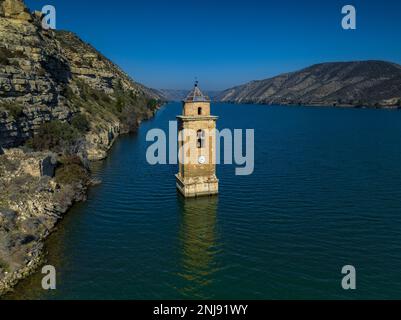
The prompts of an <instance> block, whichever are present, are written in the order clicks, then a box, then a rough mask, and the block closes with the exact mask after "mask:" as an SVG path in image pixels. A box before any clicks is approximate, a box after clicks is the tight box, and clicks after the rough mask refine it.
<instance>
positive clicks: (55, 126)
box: [27, 120, 79, 152]
mask: <svg viewBox="0 0 401 320" xmlns="http://www.w3.org/2000/svg"><path fill="white" fill-rule="evenodd" d="M78 138H79V132H78V130H77V129H75V128H74V127H73V126H71V125H69V124H68V123H64V122H61V121H59V120H55V121H51V122H48V123H44V124H42V125H41V127H40V128H39V130H38V132H37V133H36V134H35V135H34V136H33V138H31V139H30V140H28V142H27V146H28V147H31V148H32V149H34V150H36V151H43V150H51V151H56V152H64V151H66V150H67V149H68V148H69V147H70V146H72V145H74V144H75V143H76V141H77V140H78Z"/></svg>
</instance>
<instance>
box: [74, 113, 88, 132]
mask: <svg viewBox="0 0 401 320" xmlns="http://www.w3.org/2000/svg"><path fill="white" fill-rule="evenodd" d="M71 125H72V126H73V127H74V128H75V129H77V130H78V131H79V132H81V133H85V132H88V131H89V129H90V123H89V120H88V118H87V117H86V115H85V114H83V113H79V114H77V115H75V116H74V117H73V118H72V120H71Z"/></svg>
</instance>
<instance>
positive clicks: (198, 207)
mask: <svg viewBox="0 0 401 320" xmlns="http://www.w3.org/2000/svg"><path fill="white" fill-rule="evenodd" d="M179 201H180V205H181V206H182V208H183V210H182V211H181V212H182V217H181V226H180V243H181V248H182V258H181V265H180V268H179V270H180V271H179V274H178V275H179V276H180V277H181V279H182V286H181V287H180V288H179V291H180V293H181V294H182V295H183V296H184V297H189V298H199V299H202V298H211V297H210V294H211V292H212V291H213V290H211V287H212V286H213V279H214V275H215V273H216V272H217V271H218V269H219V268H218V263H217V261H216V256H217V255H218V253H219V252H220V251H221V250H222V246H221V243H220V242H219V236H218V230H217V204H218V197H216V196H214V197H203V198H196V199H184V198H183V197H181V196H179Z"/></svg>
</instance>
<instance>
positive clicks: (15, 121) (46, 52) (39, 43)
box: [0, 0, 160, 156]
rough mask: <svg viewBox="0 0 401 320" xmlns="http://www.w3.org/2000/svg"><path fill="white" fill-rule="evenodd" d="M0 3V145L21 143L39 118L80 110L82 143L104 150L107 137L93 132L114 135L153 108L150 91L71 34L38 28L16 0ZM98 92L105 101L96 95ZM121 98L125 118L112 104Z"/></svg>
mask: <svg viewBox="0 0 401 320" xmlns="http://www.w3.org/2000/svg"><path fill="white" fill-rule="evenodd" d="M0 8H1V10H2V11H1V12H2V13H0V146H1V147H4V148H9V147H15V146H18V145H20V144H22V143H23V142H24V141H26V140H27V139H28V138H29V137H31V136H32V135H33V133H34V132H35V131H36V130H37V129H38V128H39V127H40V125H41V124H43V123H44V122H48V121H51V120H60V121H64V122H65V121H70V120H71V119H72V117H73V116H74V114H77V113H84V114H86V115H87V116H88V118H89V120H90V121H91V122H92V123H93V124H94V125H93V127H91V134H90V135H89V139H88V141H87V142H88V143H87V146H86V149H88V150H93V152H90V153H93V154H103V156H104V150H102V149H107V146H108V145H109V144H110V141H107V140H108V139H106V141H105V139H103V138H99V139H96V138H94V136H93V135H94V134H95V135H96V134H99V136H115V135H116V133H119V132H121V131H127V130H130V129H132V127H135V125H137V124H138V123H139V122H140V121H141V119H143V118H147V117H149V115H150V114H151V113H152V111H154V110H149V108H147V105H146V101H147V100H149V99H159V98H160V96H159V94H158V93H157V92H156V91H153V90H151V89H147V88H145V87H144V86H142V85H140V84H138V83H135V82H134V81H133V80H132V79H130V77H129V76H127V75H126V74H125V73H124V72H123V71H121V70H120V68H118V67H117V66H116V65H115V64H113V63H112V62H111V61H109V60H108V59H107V58H105V57H104V56H103V55H101V54H100V53H99V52H98V51H96V50H95V49H94V48H93V47H91V46H90V45H88V44H86V43H84V42H83V41H82V40H80V39H79V38H78V37H77V36H75V35H74V34H72V33H69V32H58V31H51V30H49V31H46V30H42V29H41V22H40V19H39V18H38V17H37V16H31V15H30V14H29V13H28V12H27V10H26V8H25V6H24V4H23V2H22V1H20V0H3V1H1V4H0ZM102 95H106V96H107V97H108V101H107V105H105V104H104V103H101V101H98V100H99V99H102V98H103V97H102ZM126 97H128V98H127V99H125V98H126ZM121 98H123V100H125V101H124V102H123V104H122V105H121V106H120V108H121V109H124V111H126V112H127V113H129V114H130V117H131V122H130V123H125V121H124V120H125V119H126V117H124V116H121V113H122V111H123V110H116V108H115V105H116V104H118V99H121ZM97 144H98V145H97ZM104 144H105V145H104ZM95 149H100V151H99V150H98V151H96V150H95Z"/></svg>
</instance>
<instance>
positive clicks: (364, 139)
mask: <svg viewBox="0 0 401 320" xmlns="http://www.w3.org/2000/svg"><path fill="white" fill-rule="evenodd" d="M180 112H181V106H180V104H178V103H171V104H168V105H166V106H165V107H163V108H162V109H161V110H160V112H159V113H158V114H157V115H156V117H155V118H154V119H152V120H150V121H148V122H146V123H144V124H143V125H142V126H141V128H140V130H139V132H138V133H137V134H136V135H131V136H124V137H121V138H120V139H119V140H118V141H117V142H116V144H115V146H114V147H113V149H112V150H111V153H110V157H109V158H108V159H107V160H105V161H102V162H99V163H95V164H93V173H94V175H95V176H96V177H99V178H100V179H101V180H102V181H103V183H102V184H101V185H100V186H97V187H94V188H92V189H91V190H90V192H89V198H88V201H87V202H85V203H82V204H78V205H76V206H74V208H73V209H72V210H71V211H70V212H69V213H68V215H67V216H66V218H65V220H64V221H63V222H62V223H60V225H59V230H58V231H57V232H56V233H55V234H53V235H52V236H51V238H50V239H49V241H48V242H47V247H48V250H49V264H53V265H54V266H55V267H56V269H57V271H58V273H57V281H58V282H57V290H55V291H52V292H45V291H43V290H42V289H41V286H40V280H41V275H40V274H39V273H38V274H36V275H35V276H33V277H31V278H30V279H28V280H27V281H24V282H23V283H22V284H21V285H20V286H18V287H17V289H16V292H15V293H14V294H13V295H12V296H11V297H12V298H34V299H47V298H48V299H310V298H317V299H353V298H360V299H362V298H368V299H370V298H378V299H386V298H401V188H400V182H401V166H400V163H401V112H398V111H385V110H363V109H336V108H316V107H313V108H308V107H278V106H277V107H274V106H273V107H268V106H261V105H228V104H214V105H213V106H212V112H213V114H215V115H218V116H220V119H219V121H218V127H219V128H220V129H222V128H239V129H240V128H242V129H246V128H251V129H255V171H254V173H253V174H252V175H250V176H242V177H241V176H236V175H235V166H234V165H221V166H219V167H218V177H219V179H220V192H221V193H220V195H219V196H217V197H212V198H201V199H195V200H184V199H183V198H182V197H181V196H179V195H178V194H177V192H176V188H175V177H174V174H175V173H176V172H177V166H174V165H160V166H150V165H148V163H147V162H146V157H145V153H146V148H147V147H148V146H149V143H148V142H146V140H145V136H146V133H147V132H148V130H150V129H152V128H162V129H167V128H168V121H169V120H175V116H176V115H177V114H180ZM344 265H353V266H355V268H356V270H357V290H355V291H345V290H343V289H342V288H341V279H342V277H343V275H342V274H341V269H342V267H343V266H344Z"/></svg>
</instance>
